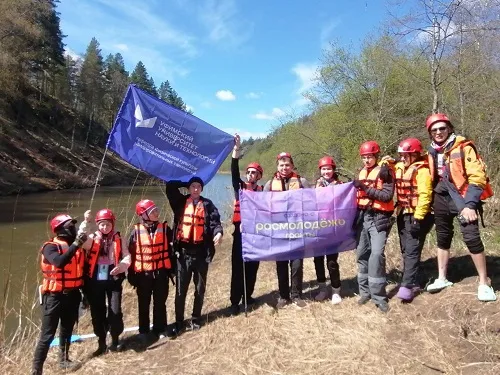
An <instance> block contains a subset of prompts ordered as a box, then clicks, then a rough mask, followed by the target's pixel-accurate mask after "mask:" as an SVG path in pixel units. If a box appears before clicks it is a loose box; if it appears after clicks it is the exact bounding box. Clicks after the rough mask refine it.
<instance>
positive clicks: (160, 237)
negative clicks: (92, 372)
mask: <svg viewBox="0 0 500 375" xmlns="http://www.w3.org/2000/svg"><path fill="white" fill-rule="evenodd" d="M426 127H427V130H428V132H429V135H430V138H431V145H430V147H429V152H428V153H427V155H426V154H425V153H424V149H423V146H422V143H421V142H420V141H419V140H418V139H416V138H408V139H406V140H403V141H402V142H401V143H400V144H399V147H398V153H399V157H400V160H399V161H398V162H395V160H394V159H392V158H390V157H381V150H380V147H379V145H378V144H377V142H375V141H368V142H365V143H363V144H362V145H361V147H360V152H359V154H360V157H361V160H362V163H363V167H362V168H361V170H360V172H359V175H358V177H357V178H356V179H355V180H354V181H353V184H354V186H355V188H356V189H357V206H358V214H357V218H356V220H355V224H354V225H355V230H356V234H357V248H356V257H357V264H358V277H357V278H358V284H359V296H360V298H359V300H358V303H359V304H361V305H362V304H365V303H367V302H369V301H370V300H371V301H373V302H374V304H375V305H376V306H377V307H378V309H379V310H380V311H382V312H387V311H388V310H389V305H388V298H387V293H386V265H385V255H384V252H385V245H386V242H387V237H388V234H389V231H390V229H391V226H392V224H393V222H394V221H395V222H396V224H397V230H398V234H399V239H400V246H401V252H402V255H403V263H404V267H403V276H402V280H401V284H400V287H399V290H398V294H397V297H399V298H400V299H401V300H403V301H405V302H411V301H412V300H413V298H414V297H415V296H416V294H417V293H418V292H419V290H420V288H421V286H422V285H421V282H420V280H419V278H420V275H419V267H420V257H421V252H422V248H423V245H424V241H425V238H426V235H427V233H428V232H429V231H430V230H431V228H432V226H433V225H434V224H435V227H436V234H437V247H438V250H437V260H438V271H439V275H438V278H437V279H435V281H434V282H433V283H432V284H430V285H428V286H427V290H428V291H429V292H436V291H439V290H442V289H444V288H446V287H448V286H451V285H452V283H451V282H450V281H448V280H447V275H446V271H447V266H448V259H449V253H450V247H451V241H452V238H453V220H454V218H455V217H458V219H459V223H460V230H461V232H462V235H463V239H464V242H465V244H466V246H467V248H468V249H469V251H470V253H471V256H472V259H473V261H474V264H475V266H476V269H477V272H478V274H479V287H478V299H479V300H481V301H494V300H496V295H495V292H494V291H493V289H492V288H491V286H490V285H489V279H488V277H487V272H486V258H485V255H484V245H483V243H482V241H481V237H480V234H479V223H478V217H479V216H480V215H481V212H482V207H481V204H482V203H481V202H482V200H483V199H486V198H488V197H489V196H491V195H492V194H493V192H492V190H491V187H490V186H489V183H488V179H487V176H486V171H485V166H484V163H483V161H482V159H481V157H480V156H479V154H478V152H477V149H476V148H475V146H474V144H473V143H472V142H471V141H470V140H467V139H465V138H464V137H461V136H458V135H456V134H455V133H454V128H453V125H452V123H451V122H450V120H449V118H448V117H447V116H446V115H444V114H439V113H438V114H433V115H431V116H429V117H428V118H427V121H426ZM240 147H241V143H240V137H239V136H238V135H235V145H234V149H233V153H232V163H231V173H232V184H233V188H234V192H235V203H234V215H233V223H234V232H233V245H232V265H231V266H232V267H231V291H230V303H231V306H230V311H231V313H232V314H238V313H239V312H240V303H241V302H242V301H243V300H244V299H245V298H244V297H245V296H246V303H248V304H252V303H255V299H254V298H253V297H252V294H253V292H254V288H255V282H256V279H257V272H258V268H259V262H243V257H242V236H241V228H240V225H241V212H240V205H239V201H238V199H239V191H240V190H241V189H251V190H254V191H286V190H293V189H303V188H312V187H315V188H322V187H326V186H329V185H336V184H341V183H342V181H341V180H340V179H339V175H338V173H337V172H336V163H335V161H334V160H333V158H332V157H330V156H325V157H323V158H321V159H320V160H319V162H318V171H319V174H320V177H319V178H318V179H317V180H316V183H315V184H314V186H311V184H309V182H308V181H307V180H306V179H305V178H303V177H301V176H300V175H299V174H298V173H297V172H296V171H295V167H294V163H293V158H292V156H291V155H290V154H289V153H286V152H283V153H280V154H279V155H278V156H277V158H276V169H277V170H276V172H275V173H274V174H273V176H272V178H271V180H269V181H268V182H267V183H266V184H265V185H264V186H262V185H259V184H258V181H259V180H260V179H261V178H262V176H263V172H264V171H263V168H262V167H261V166H260V164H259V163H257V162H253V163H250V164H249V165H248V166H247V168H246V178H245V179H244V180H243V179H241V177H240V170H239V164H238V160H239V157H240ZM203 186H204V182H203V180H202V179H200V178H199V177H192V178H191V179H190V180H189V181H188V182H187V183H184V182H181V181H169V182H167V183H166V193H167V198H168V200H169V203H170V206H171V208H172V211H173V213H174V222H173V226H172V228H170V226H169V225H168V223H167V222H160V221H159V217H160V212H159V209H158V207H157V206H156V204H155V203H154V202H153V201H151V200H148V199H145V200H141V201H140V202H138V203H137V205H136V210H135V212H136V214H137V217H138V219H139V220H138V223H137V224H135V225H134V227H133V230H132V232H131V234H130V236H129V239H128V241H123V240H122V237H121V235H120V232H118V231H117V230H116V228H115V222H116V218H115V215H114V213H113V212H112V211H111V210H109V209H102V210H100V211H98V212H97V213H96V215H95V223H96V225H97V230H96V231H95V232H93V233H89V232H90V230H89V227H90V226H89V224H90V220H91V217H90V212H86V213H85V221H84V222H83V223H82V225H80V228H79V230H77V228H76V220H75V219H73V218H72V217H71V216H69V215H67V214H61V215H57V216H56V217H54V218H53V219H52V221H51V230H52V232H53V234H54V237H53V238H52V239H51V240H50V241H48V242H46V243H45V244H43V246H42V248H41V251H40V252H41V270H42V275H43V283H42V285H41V287H40V291H41V303H42V327H41V335H40V339H39V341H38V344H37V346H36V349H35V355H34V359H33V370H32V374H37V375H38V374H42V371H43V363H44V361H45V359H46V357H47V353H48V350H49V346H50V343H51V342H52V340H53V338H54V336H55V333H56V330H57V326H58V324H59V322H60V330H59V340H60V341H59V351H60V362H59V364H60V367H61V368H64V369H70V368H73V367H74V366H75V364H74V363H73V362H72V361H70V359H69V355H68V353H69V347H70V339H71V335H72V331H73V327H74V325H75V323H76V321H77V319H78V310H79V305H80V302H81V298H82V294H81V291H83V296H84V299H86V300H87V301H88V304H89V305H90V312H91V317H92V325H93V328H94V333H95V335H96V336H97V338H98V347H97V350H96V351H95V352H94V353H93V355H94V356H99V355H102V354H104V353H105V352H106V351H108V350H111V351H120V350H122V344H121V342H120V340H119V336H120V334H121V333H122V332H123V330H124V325H123V316H122V310H121V299H122V282H123V280H124V279H126V278H127V279H128V281H129V283H130V284H131V285H133V286H134V287H135V288H136V292H137V300H138V315H139V339H141V340H143V339H146V338H147V337H148V336H149V335H150V334H153V335H155V336H156V337H158V338H161V337H163V336H167V335H168V336H175V335H177V334H179V333H180V332H182V331H183V330H184V329H190V330H197V329H199V328H200V325H201V312H202V307H203V300H204V295H205V288H206V282H207V273H208V267H209V264H210V263H211V262H212V260H213V257H214V255H215V248H216V246H217V245H219V244H220V242H221V241H222V237H223V229H222V225H221V220H220V215H219V212H218V210H217V208H216V207H215V205H214V204H213V203H212V201H211V200H210V199H207V198H205V197H203V196H201V193H202V191H203ZM181 188H186V189H187V190H188V194H183V192H181V190H180V189H181ZM394 218H395V220H394ZM326 253H328V251H326ZM325 260H326V269H327V270H328V272H329V276H330V286H328V285H327V279H326V272H325ZM314 265H315V270H316V276H317V281H318V284H319V289H318V292H317V294H316V296H315V299H316V300H318V301H321V300H325V299H327V298H328V299H330V298H331V302H332V303H333V304H338V303H340V302H341V300H342V299H341V291H340V286H341V282H340V280H341V279H340V273H339V264H338V254H329V255H326V256H320V257H316V258H314ZM276 271H277V277H278V289H279V298H278V301H277V304H276V307H277V308H278V309H280V308H283V307H285V306H286V305H288V304H291V303H293V304H295V305H296V306H298V307H304V306H306V302H305V301H304V300H303V299H302V282H303V260H302V259H295V260H291V261H278V262H276ZM170 280H172V282H173V283H174V280H175V283H174V284H175V286H176V293H175V325H174V329H173V330H170V331H167V312H166V301H167V297H168V293H169V283H170ZM191 280H193V283H194V286H195V292H194V304H193V311H192V315H191V319H190V320H189V321H188V322H187V323H186V322H185V321H184V310H185V302H186V296H187V292H188V288H189V284H190V283H191ZM151 299H152V300H153V319H152V325H151V324H150V312H149V310H150V305H151ZM151 327H152V328H151ZM108 331H109V333H110V336H111V345H109V346H108V345H107V341H106V337H107V333H108Z"/></svg>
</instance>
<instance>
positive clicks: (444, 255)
mask: <svg viewBox="0 0 500 375" xmlns="http://www.w3.org/2000/svg"><path fill="white" fill-rule="evenodd" d="M425 126H426V128H427V131H428V132H429V136H430V138H431V145H430V147H429V153H428V157H429V168H430V173H431V177H432V182H433V189H434V200H433V209H434V221H435V224H436V235H437V248H438V249H437V260H438V270H439V276H438V278H437V279H436V280H435V281H434V282H433V283H432V284H430V285H429V286H428V287H427V291H429V292H438V291H440V290H442V289H444V288H446V287H448V286H451V285H453V283H451V282H450V281H448V279H447V276H446V273H447V269H448V261H449V257H450V247H451V242H452V239H453V233H454V232H453V219H454V218H455V217H457V218H458V219H459V222H460V231H461V232H462V237H463V240H464V242H465V245H466V246H467V248H468V249H469V252H470V253H471V257H472V260H473V262H474V265H475V267H476V270H477V273H478V275H479V286H478V290H477V298H478V299H479V300H480V301H485V302H487V301H495V300H496V295H495V292H494V290H493V288H492V287H491V286H490V282H489V279H488V275H487V269H486V256H485V254H484V244H483V242H482V241H481V236H480V233H479V220H478V213H479V214H480V213H481V212H482V201H483V200H484V199H487V198H489V197H491V196H492V195H493V190H492V189H491V186H490V184H489V182H488V177H487V175H486V166H485V164H484V162H483V160H482V158H481V156H480V155H479V153H478V151H477V148H476V146H475V145H474V143H473V142H472V141H470V140H468V139H466V138H465V137H462V136H460V135H456V134H455V132H454V128H453V125H452V123H451V121H450V119H449V118H448V116H447V115H446V114H444V113H435V114H432V115H430V116H428V117H427V120H426V122H425Z"/></svg>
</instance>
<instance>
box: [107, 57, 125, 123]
mask: <svg viewBox="0 0 500 375" xmlns="http://www.w3.org/2000/svg"><path fill="white" fill-rule="evenodd" d="M104 67H105V76H106V94H105V98H104V106H105V109H106V113H105V121H106V123H107V124H109V126H112V123H113V121H114V118H115V116H116V112H117V111H118V109H119V107H120V104H121V102H122V100H123V95H124V94H125V90H126V89H127V86H128V80H129V77H128V72H127V71H126V69H125V63H124V61H123V57H122V55H121V54H119V53H117V54H115V55H112V54H110V55H108V57H107V58H106V61H105V62H104Z"/></svg>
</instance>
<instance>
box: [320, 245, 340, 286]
mask: <svg viewBox="0 0 500 375" xmlns="http://www.w3.org/2000/svg"><path fill="white" fill-rule="evenodd" d="M338 259H339V253H336V254H327V255H326V266H327V268H328V273H329V274H330V281H331V284H332V288H340V269H339V263H338ZM314 268H315V269H316V278H317V281H318V283H325V282H326V275H325V255H321V256H319V257H314Z"/></svg>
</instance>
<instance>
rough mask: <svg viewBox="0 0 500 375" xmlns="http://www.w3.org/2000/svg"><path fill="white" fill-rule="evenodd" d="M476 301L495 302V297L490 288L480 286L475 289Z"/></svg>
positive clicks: (483, 285)
mask: <svg viewBox="0 0 500 375" xmlns="http://www.w3.org/2000/svg"><path fill="white" fill-rule="evenodd" d="M477 299H478V300H480V301H482V302H492V301H496V300H497V296H496V295H495V291H494V290H493V288H492V287H491V286H489V285H486V284H480V285H479V287H478V288H477Z"/></svg>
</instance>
